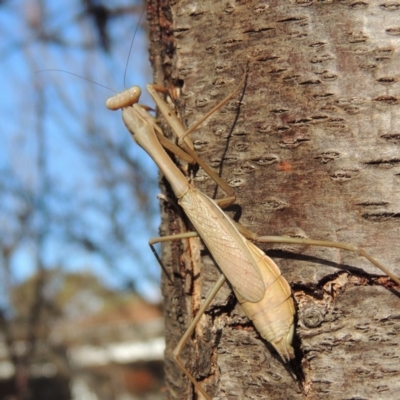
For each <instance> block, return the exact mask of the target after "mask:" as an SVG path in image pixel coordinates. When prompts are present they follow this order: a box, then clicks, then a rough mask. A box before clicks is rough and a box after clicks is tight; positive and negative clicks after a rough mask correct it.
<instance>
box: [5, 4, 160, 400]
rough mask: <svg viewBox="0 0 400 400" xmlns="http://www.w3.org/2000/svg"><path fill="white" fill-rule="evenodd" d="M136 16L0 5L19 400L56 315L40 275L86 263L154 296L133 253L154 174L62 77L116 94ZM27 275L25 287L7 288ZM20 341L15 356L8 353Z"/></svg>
mask: <svg viewBox="0 0 400 400" xmlns="http://www.w3.org/2000/svg"><path fill="white" fill-rule="evenodd" d="M143 11H144V5H143V3H142V2H141V1H134V0H132V1H123V0H121V1H116V2H113V4H112V5H111V4H109V3H108V2H101V1H93V0H75V1H72V2H61V3H60V2H50V1H47V0H36V1H34V0H30V1H29V0H26V1H22V0H20V1H17V2H12V3H11V2H5V3H2V4H1V5H0V26H1V28H0V33H1V35H0V36H1V38H2V39H1V40H0V53H1V62H2V71H3V73H2V76H1V77H0V84H1V86H2V88H3V89H2V94H1V95H0V102H1V103H0V118H1V121H2V129H1V132H0V135H1V140H2V148H1V150H0V160H1V161H0V189H1V192H2V196H1V198H0V223H1V227H2V235H0V267H1V270H0V272H1V277H2V279H1V280H0V282H1V289H0V292H1V293H2V296H1V297H0V306H1V310H2V312H1V324H0V327H1V335H2V339H3V340H4V342H5V343H7V344H8V348H9V352H10V354H11V359H12V361H13V363H14V368H15V371H16V372H15V375H14V377H15V380H14V384H15V388H16V393H17V396H18V398H19V399H29V398H31V394H32V390H31V389H32V387H31V383H30V379H29V377H30V372H29V371H30V366H31V365H32V362H33V358H34V356H35V353H36V346H37V337H38V336H37V334H38V330H39V331H40V330H43V324H42V322H43V316H46V318H45V319H48V320H49V321H50V320H51V319H52V318H54V317H56V316H59V315H60V314H59V313H60V312H61V311H60V307H59V305H57V304H53V303H52V302H49V301H47V300H48V299H47V297H46V296H47V294H46V290H48V288H49V285H48V284H47V279H48V276H49V275H48V274H47V273H46V271H48V270H49V269H51V268H54V267H55V266H57V268H58V269H60V270H61V271H62V270H74V271H77V270H80V269H81V268H85V267H87V266H89V268H90V269H91V270H92V271H93V272H94V271H95V272H96V273H97V274H98V276H99V279H101V280H102V281H103V282H104V284H105V285H108V286H109V287H110V288H113V289H118V288H129V289H130V290H134V291H135V292H137V293H139V294H140V295H146V293H148V291H150V295H149V297H150V299H152V300H155V299H157V293H158V292H157V289H155V288H156V283H157V281H158V274H159V272H158V266H157V264H156V262H155V261H154V260H153V258H152V256H151V254H150V252H148V256H147V255H143V254H144V252H143V248H145V243H146V238H148V237H150V236H151V235H154V232H155V227H156V225H157V203H156V199H155V194H156V189H155V188H156V181H157V175H156V171H155V169H154V168H152V167H151V164H150V163H148V164H146V161H144V162H142V161H141V160H140V151H138V150H137V148H136V147H134V146H130V144H131V139H130V137H129V135H128V134H127V133H126V130H125V128H124V127H123V125H122V123H121V121H120V120H121V119H120V116H119V115H117V114H113V113H111V112H108V111H107V110H106V109H105V106H104V101H105V99H106V98H107V97H108V96H109V95H110V94H111V92H109V91H107V89H104V88H102V87H99V86H96V85H94V84H92V83H91V82H87V81H85V80H83V79H81V78H78V77H76V76H71V75H70V74H67V73H65V72H70V73H73V74H77V75H79V76H81V77H84V78H85V79H89V80H91V81H95V82H98V83H100V84H101V85H104V86H107V87H111V88H114V89H116V90H120V89H121V88H122V83H123V81H124V79H125V78H124V69H125V65H126V62H127V58H128V50H129V46H130V41H131V39H132V35H133V32H134V31H135V29H136V26H137V25H138V24H139V22H138V21H139V18H140V16H141V15H142V13H143ZM144 20H145V18H142V20H141V23H140V24H139V26H138V29H137V34H136V38H135V42H134V47H133V57H132V58H133V61H134V63H133V64H134V65H132V66H129V67H128V70H127V78H128V79H133V78H134V79H135V80H136V81H135V83H138V84H143V83H144V82H146V81H147V80H148V79H149V78H148V77H146V76H147V75H149V72H150V67H149V66H148V64H147V55H146V53H145V49H147V41H146V29H145V24H144ZM134 68H136V69H135V70H134ZM49 69H58V70H63V71H64V72H59V71H46V70H49ZM135 71H136V72H135ZM144 101H146V100H144ZM144 232H145V233H144ZM28 276H34V279H33V278H32V280H31V281H29V290H27V291H23V290H15V288H16V287H20V288H21V287H23V286H19V285H21V282H22V281H23V280H24V279H26V278H27V277H28ZM88 284H89V285H92V284H93V282H91V283H88ZM61 314H62V313H61ZM16 318H18V322H22V323H20V324H19V325H18V326H19V328H18V329H17V330H16V329H14V327H15V326H16V325H15V322H16ZM11 322H13V325H11ZM11 326H12V327H13V328H12V329H10V327H11ZM21 337H23V338H24V340H25V341H26V340H27V341H28V342H29V346H28V347H29V351H28V352H26V351H25V352H24V357H18V354H17V353H16V352H13V349H15V342H16V340H17V339H18V338H21ZM64 361H66V360H64ZM66 365H67V364H66Z"/></svg>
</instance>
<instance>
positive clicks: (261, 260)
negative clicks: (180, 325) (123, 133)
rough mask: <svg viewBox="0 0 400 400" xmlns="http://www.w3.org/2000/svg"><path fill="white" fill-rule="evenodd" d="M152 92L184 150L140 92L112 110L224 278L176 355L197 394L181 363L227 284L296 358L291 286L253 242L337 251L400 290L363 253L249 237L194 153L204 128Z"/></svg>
mask: <svg viewBox="0 0 400 400" xmlns="http://www.w3.org/2000/svg"><path fill="white" fill-rule="evenodd" d="M244 80H245V78H243V80H242V82H241V83H240V84H239V85H238V88H237V89H236V90H235V91H234V92H233V93H232V94H231V95H230V96H228V97H227V98H226V99H225V100H223V101H222V102H221V103H220V104H218V105H217V106H216V107H215V108H214V109H213V110H211V111H210V112H209V113H208V114H207V115H206V116H205V117H204V118H203V119H202V120H201V121H200V122H199V123H201V122H202V121H204V119H205V118H207V117H208V116H209V115H211V114H212V113H213V112H214V111H215V110H216V109H218V108H220V107H221V106H222V105H223V104H225V103H226V102H227V101H228V100H229V99H230V98H231V97H233V95H234V94H235V93H237V92H238V90H239V89H240V87H241V86H242V84H243V82H244ZM147 90H148V91H149V93H150V94H151V95H152V97H153V99H154V101H155V102H156V104H157V106H158V107H159V109H160V111H161V113H162V114H163V116H164V118H165V119H166V121H167V122H168V124H169V125H170V126H171V128H172V130H173V132H174V134H175V135H176V137H177V139H178V143H179V146H180V147H178V146H176V145H174V144H173V143H172V142H169V141H168V140H167V139H166V138H165V137H164V135H163V132H162V131H161V129H160V128H159V126H158V125H157V124H156V123H155V121H154V118H153V117H152V116H151V115H149V114H148V112H147V108H146V107H144V106H141V105H139V104H137V102H138V99H139V97H140V93H141V92H140V89H139V88H138V87H132V88H131V89H129V90H127V91H125V92H123V93H121V94H119V95H117V96H114V97H112V98H110V99H109V100H108V101H107V107H108V108H109V109H112V110H116V109H119V108H122V117H123V120H124V123H125V125H126V127H127V129H128V130H129V131H130V133H131V134H132V136H133V138H134V139H135V141H136V142H137V143H138V144H139V145H140V146H141V147H142V148H143V149H144V150H145V151H146V152H147V153H148V154H149V155H150V157H152V158H153V160H154V161H155V163H156V164H157V165H158V167H159V168H160V170H161V171H162V173H163V174H164V176H165V177H166V179H167V180H168V181H169V183H170V185H171V188H172V190H173V191H174V193H175V195H176V197H177V199H178V203H179V204H180V206H181V207H182V208H183V210H184V211H185V213H186V214H187V216H188V218H189V219H190V221H191V222H192V224H193V226H194V227H195V229H196V231H197V233H198V234H199V236H200V237H201V238H202V240H203V241H204V243H205V245H206V246H207V248H208V250H209V251H210V253H211V254H212V256H213V258H214V259H215V261H216V262H217V264H218V266H219V267H220V269H221V270H222V272H223V274H224V275H221V277H220V278H219V279H218V281H217V282H216V284H215V286H214V288H213V289H212V290H211V292H210V294H209V295H208V296H207V298H206V300H205V302H204V303H203V305H202V307H201V308H200V310H199V312H198V313H197V315H196V317H195V318H194V320H193V321H192V323H191V324H190V326H189V328H188V329H187V331H186V332H185V334H184V335H183V337H182V339H181V340H180V342H179V344H178V345H177V347H176V349H175V350H174V357H175V360H176V362H177V363H178V365H179V367H180V368H181V369H182V371H183V372H184V373H185V374H186V375H187V376H188V378H189V379H190V380H191V382H192V383H193V384H194V386H195V387H196V388H197V390H198V391H199V392H200V393H201V394H202V395H203V396H204V397H205V398H206V399H210V397H209V395H208V394H207V393H206V392H205V390H204V389H203V388H202V387H201V385H200V384H199V383H198V382H197V381H196V379H195V378H194V377H193V376H192V375H191V373H190V372H189V371H188V370H187V369H186V367H185V366H184V365H183V364H182V362H181V361H180V359H179V355H180V353H181V351H182V348H183V347H184V345H185V343H186V342H187V340H188V338H189V337H190V335H191V334H192V332H193V330H194V328H195V326H196V324H197V322H198V321H199V319H200V317H201V315H202V314H203V313H204V312H205V310H206V308H207V307H208V306H209V304H210V302H211V301H212V299H213V297H214V296H215V294H216V293H217V292H218V290H219V289H220V288H221V286H222V284H223V283H224V281H225V278H226V279H227V280H228V281H229V282H230V284H231V285H232V287H233V290H234V292H235V294H236V296H237V298H238V300H239V302H240V303H241V304H242V307H243V309H244V311H245V312H246V314H247V315H248V317H249V318H250V319H251V320H252V321H253V323H254V325H255V327H256V328H257V330H258V331H259V333H260V335H261V336H262V337H264V338H265V339H266V340H268V341H269V342H270V343H271V344H272V345H273V346H274V347H275V349H276V350H277V352H278V353H279V354H280V356H281V357H282V359H283V360H284V361H285V362H287V361H289V360H290V359H292V358H293V357H294V351H293V347H292V337H293V333H294V323H293V321H294V313H295V308H294V303H293V299H292V297H291V290H290V286H289V285H288V283H287V282H286V280H285V279H284V278H283V277H282V275H281V273H280V271H279V269H278V267H277V266H276V264H275V263H274V262H273V261H272V260H271V259H270V258H269V257H267V256H266V255H265V254H264V253H263V252H262V251H261V250H260V249H258V248H257V247H256V246H255V245H254V244H252V243H251V242H250V241H248V239H251V240H254V241H259V242H264V243H292V244H306V245H316V246H326V247H335V248H338V249H343V250H347V251H351V252H356V253H358V254H359V255H361V256H363V257H365V258H367V259H368V260H369V261H370V262H371V263H372V264H374V265H375V266H376V267H377V268H379V269H381V270H382V271H383V272H384V273H385V274H386V275H388V276H389V277H390V278H391V279H392V280H393V281H395V282H396V283H397V284H398V285H400V279H399V278H397V277H396V276H394V275H393V273H391V272H390V271H388V270H387V269H386V268H385V267H384V266H383V265H381V264H380V263H379V262H378V261H376V260H375V259H374V258H372V257H371V256H370V255H369V254H368V253H366V252H365V251H364V250H363V249H361V248H358V247H356V246H353V245H351V244H347V243H339V242H328V241H319V240H311V239H298V238H289V237H275V236H262V237H258V236H257V235H255V234H253V233H251V232H249V231H248V230H246V229H245V228H243V227H241V226H238V225H237V224H235V223H234V222H233V221H232V220H230V218H229V217H227V216H226V215H225V214H224V212H223V211H222V210H221V208H220V206H221V207H225V206H228V205H230V204H232V203H233V202H234V201H235V195H234V192H233V190H232V188H230V187H229V185H228V184H227V183H226V182H225V181H223V180H222V179H221V178H220V177H219V176H218V175H217V174H216V173H215V172H214V171H213V170H212V169H211V168H210V167H209V166H208V165H207V164H206V163H204V162H203V161H202V160H201V159H200V158H199V157H198V155H197V154H196V153H195V152H194V150H193V146H192V143H191V141H190V139H189V137H188V133H190V131H192V130H193V129H195V127H197V126H198V125H199V123H198V124H196V125H195V126H194V127H192V128H191V129H190V130H189V131H186V130H185V129H184V128H183V126H182V124H181V123H180V121H179V120H178V118H177V117H176V115H175V114H174V113H173V112H172V111H171V110H170V108H169V106H168V105H167V104H166V103H165V102H164V101H163V100H162V99H161V97H160V96H159V94H158V92H159V91H164V89H162V88H159V87H157V86H154V85H148V86H147ZM163 147H165V148H167V149H168V150H170V151H172V152H173V153H175V154H176V155H177V156H178V157H182V158H184V159H185V160H187V161H193V160H194V161H195V162H197V163H198V164H200V165H201V167H202V168H203V169H204V170H205V171H206V172H207V173H208V174H209V175H210V176H211V178H212V179H213V180H215V182H216V183H218V185H220V186H221V187H222V189H223V190H224V191H225V192H226V193H227V194H228V197H227V198H224V199H220V200H215V201H214V200H212V199H210V198H209V197H207V196H206V195H204V194H203V193H201V192H200V191H198V190H197V189H195V188H194V187H193V186H192V185H191V184H189V183H188V181H187V179H186V177H185V176H184V175H183V174H182V172H181V171H180V170H179V169H178V168H177V166H176V165H175V164H174V163H173V162H172V160H171V159H170V157H169V156H168V154H167V153H166V152H165V150H164V148H163ZM194 235H195V234H194V233H186V234H182V235H174V236H167V237H163V238H158V239H152V240H151V241H150V244H154V243H157V242H161V241H167V240H174V239H175V240H176V239H182V238H188V237H190V236H194Z"/></svg>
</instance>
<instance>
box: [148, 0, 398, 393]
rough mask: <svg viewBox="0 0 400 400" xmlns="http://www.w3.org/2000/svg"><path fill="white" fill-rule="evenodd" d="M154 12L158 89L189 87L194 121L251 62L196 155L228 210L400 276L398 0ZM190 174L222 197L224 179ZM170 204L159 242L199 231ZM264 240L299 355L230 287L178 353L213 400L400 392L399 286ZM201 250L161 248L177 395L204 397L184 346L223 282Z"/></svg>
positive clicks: (352, 264)
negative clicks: (289, 310)
mask: <svg viewBox="0 0 400 400" xmlns="http://www.w3.org/2000/svg"><path fill="white" fill-rule="evenodd" d="M148 10H149V14H148V15H149V20H150V22H151V27H152V28H151V32H152V46H151V57H152V61H153V65H154V67H155V81H156V83H159V84H164V85H167V86H173V87H176V86H180V87H181V94H180V97H179V99H178V100H177V104H178V111H179V114H180V116H181V118H182V120H183V121H184V124H185V125H186V126H188V127H189V126H190V125H192V124H193V123H194V122H196V121H197V120H198V119H199V118H200V117H201V116H202V115H204V113H205V112H206V111H207V110H209V109H211V108H212V107H213V106H214V105H215V104H217V103H218V102H219V101H220V100H222V99H223V98H224V97H225V96H226V95H227V94H228V93H230V92H231V91H233V90H234V88H235V87H236V85H237V84H238V82H239V81H240V79H241V78H242V76H243V73H244V70H245V63H246V60H247V58H249V59H250V63H249V74H248V79H247V83H246V85H245V87H244V89H243V96H242V98H241V100H240V101H239V98H240V96H237V97H236V99H235V100H233V101H231V102H230V103H229V104H228V105H227V106H225V107H224V108H223V109H222V110H221V111H220V112H219V113H217V114H215V115H214V116H212V117H211V118H210V119H209V120H208V121H207V122H205V123H204V124H203V125H202V126H201V127H200V128H199V129H197V130H196V131H195V132H194V133H193V134H192V138H193V140H194V142H195V145H196V149H197V151H198V153H199V154H200V156H201V157H202V158H204V159H205V160H206V161H207V162H208V163H210V164H211V165H212V166H213V167H214V168H215V169H216V170H218V171H219V172H220V173H221V175H222V177H224V178H225V179H226V180H227V181H228V182H229V183H230V184H231V186H233V187H234V188H235V189H236V193H237V204H238V206H237V207H236V208H232V209H231V211H230V212H229V211H228V213H229V215H231V216H232V217H235V218H236V219H239V221H240V222H241V223H242V224H243V225H245V226H246V227H248V228H249V229H251V230H253V231H254V232H257V233H258V234H264V235H284V234H291V235H293V234H297V235H300V236H307V237H310V238H315V239H323V240H334V241H344V242H350V243H354V244H356V245H358V246H362V247H363V248H365V249H367V250H368V251H369V252H370V253H371V254H372V255H373V256H375V257H376V258H378V259H379V260H380V261H381V262H382V263H383V264H384V265H386V266H387V267H389V268H391V269H392V270H393V271H394V272H395V273H396V275H398V276H399V275H400V263H399V261H400V251H399V248H398V242H399V238H400V224H399V216H400V204H399V203H400V190H399V184H400V155H399V145H400V128H399V124H400V119H399V114H400V113H399V104H400V103H399V101H400V83H399V77H400V75H399V72H398V66H399V65H400V64H399V61H400V57H399V50H398V49H399V48H400V22H399V21H400V3H399V2H385V1H345V0H343V1H324V2H321V1H312V0H297V1H281V2H279V1H269V2H261V1H260V2H258V1H242V2H239V1H238V2H234V1H228V2H214V1H209V2H203V1H197V2H196V1H176V2H167V1H165V2H163V1H159V2H157V1H151V2H149V7H148ZM161 123H162V122H161ZM163 128H165V129H166V130H167V128H166V127H165V126H164V125H163ZM194 173H195V174H196V175H195V178H194V181H195V184H196V186H198V187H199V188H200V189H201V190H202V191H204V192H205V193H207V194H208V195H210V196H214V195H215V185H214V183H213V182H212V181H211V180H210V179H206V177H205V176H204V173H203V172H202V171H201V170H200V171H195V172H194ZM167 193H168V194H169V195H171V193H170V192H168V188H167ZM221 195H222V193H220V192H218V196H219V197H221ZM163 210H164V220H163V227H162V233H163V234H171V233H178V232H179V231H182V230H185V229H190V228H189V226H186V221H185V219H184V217H183V216H181V215H179V213H178V212H177V211H176V210H175V209H174V208H173V207H172V206H169V205H165V206H163ZM193 246H196V243H195V244H194V245H193ZM200 246H201V245H200ZM260 247H262V248H263V249H264V250H265V251H267V254H269V255H270V256H271V257H272V258H273V259H274V260H275V261H276V262H277V264H278V265H279V266H280V268H281V270H282V272H283V274H284V276H285V277H286V279H287V280H288V282H289V283H290V285H291V287H292V290H293V294H294V297H295V299H296V303H297V307H298V317H297V318H298V319H297V321H296V338H295V344H294V345H295V349H296V359H295V360H294V362H293V363H292V364H291V365H287V366H285V365H283V363H282V362H281V360H280V359H279V357H278V355H277V354H276V352H274V351H273V350H271V347H270V346H269V345H268V344H267V343H266V342H265V341H263V340H262V339H261V338H260V337H259V335H258V334H257V332H256V331H255V330H254V329H253V327H252V325H251V323H249V321H248V320H247V318H246V317H245V316H244V315H243V313H242V311H241V309H240V306H239V305H237V303H236V300H235V298H234V297H233V294H232V293H231V291H230V289H229V286H228V285H226V286H225V287H224V288H223V290H221V292H220V293H219V295H218V296H217V298H216V299H215V300H214V302H213V304H212V306H211V307H210V310H209V312H208V313H207V317H206V318H205V319H204V320H203V321H202V322H201V323H200V324H199V327H198V329H197V331H196V335H194V336H193V338H192V342H191V343H190V344H188V345H187V348H186V349H187V350H186V351H185V352H184V354H183V355H182V358H183V359H184V360H185V361H187V365H188V367H189V369H190V370H191V371H193V373H194V375H195V376H196V377H197V379H198V380H199V381H201V382H202V385H203V386H204V387H205V388H206V390H207V392H208V393H209V394H210V396H212V397H213V398H230V399H235V398H237V399H264V398H270V399H283V398H290V399H300V398H307V399H319V398H322V397H324V398H326V396H327V398H329V399H350V398H352V399H354V398H357V399H358V398H360V399H366V398H368V399H381V398H382V399H383V398H384V399H395V398H398V393H399V389H400V379H399V378H400V363H399V357H400V349H399V341H400V340H399V337H398V335H399V332H400V299H399V292H398V291H397V290H396V289H395V288H394V286H393V285H392V283H391V282H390V281H389V280H388V279H387V278H386V277H382V274H381V273H380V272H379V271H378V270H376V269H375V268H374V267H372V266H371V265H370V264H369V263H368V261H366V260H364V259H362V258H360V257H357V256H356V255H354V254H351V253H347V252H343V251H339V250H336V249H324V248H315V247H303V248H302V247H299V246H287V245H279V246H275V247H273V248H271V247H270V248H268V247H267V246H260ZM190 251H192V254H193V256H195V255H196V248H195V247H192V248H191V249H190V248H188V245H187V244H186V243H179V242H174V243H171V244H170V245H167V246H165V247H164V257H165V258H164V259H165V262H166V265H167V267H168V268H169V269H170V271H173V272H171V274H172V276H173V283H171V282H169V281H168V280H167V279H164V280H163V294H164V298H165V302H164V305H165V317H166V330H167V350H166V386H167V398H171V399H172V398H179V399H180V398H192V396H193V394H192V389H191V386H190V385H189V384H188V381H187V380H186V379H185V378H183V377H182V374H181V372H180V371H179V370H178V368H177V366H176V365H175V364H174V362H173V360H172V358H171V354H172V349H173V347H174V346H175V345H176V343H177V341H178V340H179V338H180V337H181V335H182V333H183V331H184V330H185V328H186V327H187V325H188V324H189V322H190V320H191V318H192V315H193V313H194V312H195V311H193V310H196V309H197V308H198V306H199V302H200V299H201V301H203V299H204V296H205V294H206V293H207V292H208V290H209V288H210V287H211V284H212V282H214V281H215V280H216V278H217V276H218V273H219V272H218V269H217V267H216V266H215V265H214V264H213V262H212V260H211V259H210V256H209V254H208V252H207V250H206V249H203V250H201V256H202V266H201V271H200V273H198V272H197V271H195V272H194V273H193V272H191V268H192V265H191V263H190V261H188V260H190V255H191V253H190ZM195 265H196V266H197V263H195ZM293 377H295V378H293Z"/></svg>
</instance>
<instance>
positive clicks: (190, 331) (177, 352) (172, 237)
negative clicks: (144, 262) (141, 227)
mask: <svg viewBox="0 0 400 400" xmlns="http://www.w3.org/2000/svg"><path fill="white" fill-rule="evenodd" d="M196 236H198V234H197V232H187V233H182V234H178V235H170V236H163V237H159V238H153V239H150V240H149V245H150V247H151V250H152V252H153V254H154V255H155V257H156V258H157V261H158V262H159V264H160V266H161V268H162V269H163V271H164V272H165V273H166V275H167V276H168V278H169V279H170V277H169V274H168V273H167V271H166V269H165V267H164V265H163V263H162V261H161V259H160V257H159V255H158V253H157V251H156V250H155V248H154V244H156V243H161V242H167V241H171V240H178V239H187V238H191V237H196ZM170 280H171V279H170ZM225 280H226V279H225V276H224V275H223V274H221V276H220V277H219V278H218V280H217V282H216V283H215V285H214V286H213V288H212V289H211V290H210V292H209V293H208V294H207V297H206V299H205V301H204V303H203V304H202V305H201V307H200V309H199V311H198V312H197V314H196V316H195V318H194V319H193V321H192V322H191V323H190V325H189V327H188V328H187V329H186V331H185V333H184V334H183V336H182V338H181V339H180V340H179V343H178V344H177V346H176V347H175V349H174V351H173V357H174V360H175V362H176V363H177V365H178V366H179V368H180V369H181V370H182V372H183V373H184V374H185V375H186V376H187V377H188V378H189V380H190V381H191V382H192V383H193V385H194V386H195V388H196V389H197V390H198V391H199V392H200V393H201V394H202V395H203V396H204V397H205V398H206V399H207V400H211V398H210V397H209V396H208V395H207V393H206V392H205V390H204V389H203V388H202V387H201V385H200V384H199V382H197V381H196V379H195V378H194V376H193V375H192V374H191V373H190V371H189V370H188V369H187V368H186V367H185V365H184V364H183V363H182V361H181V360H180V358H179V356H180V354H181V353H182V350H183V348H184V347H185V345H186V343H187V341H188V340H189V339H190V337H191V336H192V334H193V332H194V330H195V328H196V325H197V323H198V322H199V320H200V318H201V317H202V315H203V314H204V313H205V311H206V309H207V308H208V306H209V305H210V303H211V302H212V300H213V299H214V297H215V295H216V294H217V293H218V291H219V290H220V289H221V286H222V285H223V284H224V282H225Z"/></svg>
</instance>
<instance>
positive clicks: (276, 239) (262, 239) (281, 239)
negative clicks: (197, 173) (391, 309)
mask: <svg viewBox="0 0 400 400" xmlns="http://www.w3.org/2000/svg"><path fill="white" fill-rule="evenodd" d="M236 227H237V228H238V229H239V232H240V233H241V234H242V235H243V236H244V237H246V238H247V239H250V240H253V241H255V242H258V243H287V244H299V245H309V246H321V247H333V248H336V249H341V250H346V251H350V252H352V253H357V254H358V255H360V256H361V257H364V258H366V259H367V260H368V261H369V262H370V263H371V264H373V265H374V266H375V267H376V268H378V269H380V270H381V271H382V272H383V273H384V274H385V275H387V276H388V277H390V279H392V280H393V282H395V283H396V284H397V285H400V279H399V278H398V277H397V276H396V275H394V274H393V272H391V271H390V270H389V269H388V268H386V267H385V266H383V265H382V264H381V263H380V262H379V261H378V260H376V259H375V258H373V257H372V256H371V255H370V254H369V253H367V252H366V251H365V250H364V249H363V248H361V247H358V246H355V245H353V244H350V243H344V242H331V241H326V240H314V239H308V238H291V237H285V236H258V235H257V234H255V233H253V232H251V231H250V230H248V229H247V228H245V227H244V226H242V225H240V224H236Z"/></svg>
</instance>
